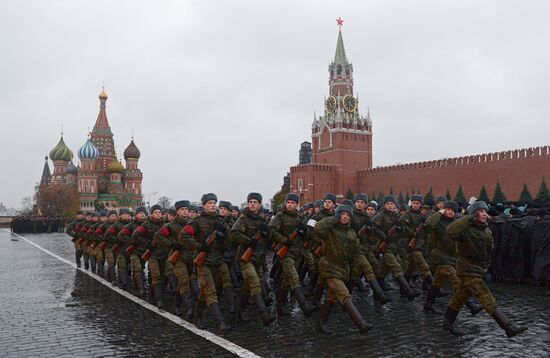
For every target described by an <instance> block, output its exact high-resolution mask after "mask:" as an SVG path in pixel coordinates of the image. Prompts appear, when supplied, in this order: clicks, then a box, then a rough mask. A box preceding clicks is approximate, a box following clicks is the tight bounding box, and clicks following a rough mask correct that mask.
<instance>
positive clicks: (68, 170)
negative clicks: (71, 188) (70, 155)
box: [65, 160, 78, 175]
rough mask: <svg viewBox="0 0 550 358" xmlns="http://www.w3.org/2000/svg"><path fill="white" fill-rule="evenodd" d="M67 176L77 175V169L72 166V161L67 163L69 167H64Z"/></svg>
mask: <svg viewBox="0 0 550 358" xmlns="http://www.w3.org/2000/svg"><path fill="white" fill-rule="evenodd" d="M68 174H72V175H77V174H78V169H77V168H76V167H75V166H74V164H73V161H72V160H71V162H70V163H69V165H67V166H66V167H65V175H68Z"/></svg>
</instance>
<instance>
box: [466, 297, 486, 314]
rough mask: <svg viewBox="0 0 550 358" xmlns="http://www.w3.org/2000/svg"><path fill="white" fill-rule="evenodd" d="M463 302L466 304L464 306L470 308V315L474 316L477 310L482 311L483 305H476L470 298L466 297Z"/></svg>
mask: <svg viewBox="0 0 550 358" xmlns="http://www.w3.org/2000/svg"><path fill="white" fill-rule="evenodd" d="M465 304H466V307H468V309H469V310H470V314H471V315H472V316H475V315H476V314H478V313H479V312H481V311H483V307H481V306H479V305H476V304H475V303H474V301H472V300H470V299H467V300H466V303H465Z"/></svg>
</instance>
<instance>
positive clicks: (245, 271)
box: [241, 262, 262, 296]
mask: <svg viewBox="0 0 550 358" xmlns="http://www.w3.org/2000/svg"><path fill="white" fill-rule="evenodd" d="M241 272H242V275H243V281H244V282H243V287H242V291H243V292H245V293H246V294H248V295H250V296H256V295H261V294H262V286H261V285H260V276H261V275H262V268H261V266H260V265H257V266H255V265H254V264H252V263H251V262H241Z"/></svg>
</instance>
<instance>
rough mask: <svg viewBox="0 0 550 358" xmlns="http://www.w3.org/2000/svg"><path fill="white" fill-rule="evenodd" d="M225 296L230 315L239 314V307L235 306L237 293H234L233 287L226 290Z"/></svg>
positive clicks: (224, 291) (224, 290)
mask: <svg viewBox="0 0 550 358" xmlns="http://www.w3.org/2000/svg"><path fill="white" fill-rule="evenodd" d="M223 294H224V295H225V300H226V301H227V307H228V309H229V314H231V315H234V314H235V313H236V312H237V307H236V306H235V293H234V292H233V287H226V288H224V289H223Z"/></svg>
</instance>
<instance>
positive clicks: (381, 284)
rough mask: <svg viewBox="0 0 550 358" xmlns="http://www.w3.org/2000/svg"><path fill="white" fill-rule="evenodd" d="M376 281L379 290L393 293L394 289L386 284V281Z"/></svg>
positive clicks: (380, 279)
mask: <svg viewBox="0 0 550 358" xmlns="http://www.w3.org/2000/svg"><path fill="white" fill-rule="evenodd" d="M376 281H378V284H379V285H380V288H382V290H383V291H393V290H395V288H393V287H391V286H390V285H388V284H387V283H386V280H385V279H383V278H377V279H376Z"/></svg>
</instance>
